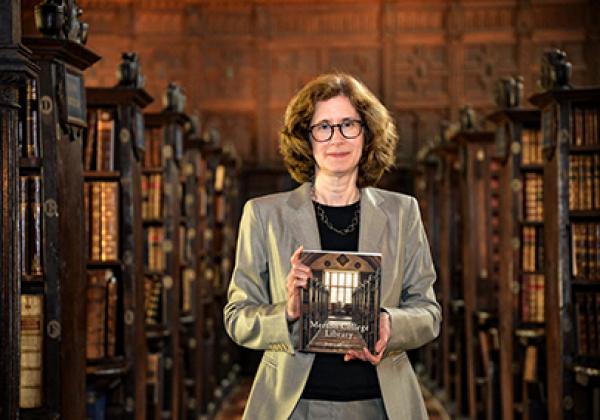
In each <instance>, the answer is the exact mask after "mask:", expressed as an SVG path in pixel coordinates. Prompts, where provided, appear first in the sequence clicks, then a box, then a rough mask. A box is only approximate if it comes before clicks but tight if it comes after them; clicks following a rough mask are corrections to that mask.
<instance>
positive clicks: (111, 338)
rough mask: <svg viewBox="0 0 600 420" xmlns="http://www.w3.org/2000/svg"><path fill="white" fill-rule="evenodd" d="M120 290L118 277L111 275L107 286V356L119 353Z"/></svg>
mask: <svg viewBox="0 0 600 420" xmlns="http://www.w3.org/2000/svg"><path fill="white" fill-rule="evenodd" d="M118 298H119V291H118V285H117V278H116V277H115V276H114V275H113V276H111V278H110V280H109V281H108V284H107V286H106V356H107V357H115V356H116V353H117V351H116V350H117V302H118Z"/></svg>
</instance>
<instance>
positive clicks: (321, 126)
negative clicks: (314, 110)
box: [318, 122, 330, 130]
mask: <svg viewBox="0 0 600 420" xmlns="http://www.w3.org/2000/svg"><path fill="white" fill-rule="evenodd" d="M318 128H319V130H329V128H330V126H329V124H328V123H326V122H323V123H320V124H319V125H318Z"/></svg>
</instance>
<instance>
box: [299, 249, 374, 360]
mask: <svg viewBox="0 0 600 420" xmlns="http://www.w3.org/2000/svg"><path fill="white" fill-rule="evenodd" d="M300 260H301V261H302V263H303V264H305V265H307V266H308V267H310V269H311V271H312V275H313V278H312V279H310V280H309V282H308V286H307V288H306V289H302V294H301V299H302V314H301V317H300V322H301V326H302V328H301V334H300V338H299V342H298V343H296V345H297V347H298V349H299V350H301V351H306V352H314V353H346V352H347V351H348V350H351V349H362V348H364V347H367V348H368V349H369V351H370V352H371V353H373V354H374V353H375V343H376V342H377V340H378V339H379V310H380V308H379V302H380V285H381V254H378V253H358V252H332V251H310V250H305V251H303V252H302V255H301V256H300Z"/></svg>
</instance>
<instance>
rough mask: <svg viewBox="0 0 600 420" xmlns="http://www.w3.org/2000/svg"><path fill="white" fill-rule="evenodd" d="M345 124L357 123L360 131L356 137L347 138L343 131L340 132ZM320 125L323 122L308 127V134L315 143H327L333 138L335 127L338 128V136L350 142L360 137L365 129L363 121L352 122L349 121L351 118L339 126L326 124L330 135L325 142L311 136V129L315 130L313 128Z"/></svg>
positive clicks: (352, 120) (351, 120)
mask: <svg viewBox="0 0 600 420" xmlns="http://www.w3.org/2000/svg"><path fill="white" fill-rule="evenodd" d="M325 122H326V121H325ZM347 122H355V123H358V126H359V127H360V131H359V132H358V134H357V135H356V136H354V137H349V136H347V135H345V134H344V130H342V124H344V123H347ZM321 124H323V121H321V122H318V123H316V124H313V125H311V126H310V127H308V134H309V135H310V137H312V139H313V140H314V141H316V142H317V143H327V142H328V141H330V140H331V139H332V138H333V134H334V133H335V127H337V128H338V130H339V132H340V134H341V135H342V137H343V138H345V139H347V140H352V139H355V138H357V137H358V136H360V135H361V134H362V132H363V128H364V127H365V122H364V121H362V120H354V119H351V118H348V119H345V120H343V121H342V122H341V123H339V124H330V123H328V122H327V125H329V127H330V128H331V134H330V135H329V137H328V138H327V139H326V140H317V139H316V138H315V136H314V135H313V133H312V130H313V128H315V127H317V126H319V125H321Z"/></svg>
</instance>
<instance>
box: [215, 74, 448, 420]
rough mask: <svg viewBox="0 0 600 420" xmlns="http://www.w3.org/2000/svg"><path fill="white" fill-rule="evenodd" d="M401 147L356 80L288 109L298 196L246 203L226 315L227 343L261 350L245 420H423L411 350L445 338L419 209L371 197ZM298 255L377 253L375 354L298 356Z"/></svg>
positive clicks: (388, 197) (318, 88)
mask: <svg viewBox="0 0 600 420" xmlns="http://www.w3.org/2000/svg"><path fill="white" fill-rule="evenodd" d="M395 146H396V134H395V127H394V124H393V122H392V120H391V118H390V115H389V113H388V112H387V110H386V109H385V107H384V106H383V105H382V104H381V103H380V102H379V101H378V100H377V98H376V97H375V96H374V95H373V94H372V93H371V92H370V91H369V90H368V89H367V88H366V87H365V86H364V85H363V84H361V83H360V82H359V81H357V80H356V79H354V78H353V77H351V76H349V75H346V74H326V75H322V76H320V77H318V78H316V79H315V80H313V81H311V82H309V83H308V84H307V85H306V86H304V87H303V88H302V89H301V90H300V91H299V92H298V93H297V94H296V96H295V97H294V98H293V99H292V100H291V101H290V103H289V105H288V107H287V110H286V113H285V121H284V129H283V131H282V134H281V138H280V149H281V152H282V155H283V158H284V162H285V164H286V167H287V169H288V171H289V173H290V174H291V176H292V177H293V178H294V179H295V180H296V181H298V182H300V183H302V185H301V186H300V187H299V188H297V189H296V190H294V191H291V192H286V193H280V194H274V195H270V196H265V197H261V198H258V199H253V200H250V201H248V202H247V203H246V205H245V207H244V212H243V215H242V220H241V222H240V230H239V238H238V247H237V257H236V258H237V259H236V266H235V269H234V272H233V276H232V279H231V284H230V287H229V294H228V298H229V299H228V303H227V305H226V306H225V309H224V316H225V327H226V329H227V332H228V334H229V335H230V336H231V338H232V339H233V340H234V341H235V342H236V343H238V344H240V345H242V346H246V347H248V348H251V349H259V350H265V352H264V355H263V358H262V361H261V363H260V366H259V368H258V372H257V374H256V378H255V380H254V384H253V386H252V390H251V392H250V397H249V399H248V402H247V405H246V410H245V413H244V418H247V419H253V420H254V419H277V420H279V419H288V418H290V419H293V420H296V419H321V418H331V419H338V418H339V419H342V418H343V419H344V420H350V419H369V420H371V419H386V418H390V419H410V420H414V419H421V418H423V419H425V418H427V414H426V411H425V407H424V404H423V399H422V396H421V392H420V389H419V385H418V383H417V380H416V378H415V374H414V372H413V370H412V367H411V365H410V362H409V360H408V358H407V356H406V350H409V349H414V348H417V347H420V346H422V345H423V344H425V343H427V342H429V341H431V340H433V339H434V338H435V337H436V336H437V335H438V332H439V327H440V321H441V314H440V307H439V305H438V303H437V302H436V300H435V296H434V292H433V283H434V281H435V278H436V275H435V271H434V268H433V264H432V261H431V255H430V252H429V246H428V243H427V238H426V236H425V232H424V229H423V225H422V222H421V218H420V214H419V210H418V206H417V202H416V200H415V199H414V198H412V197H409V196H406V195H402V194H398V193H392V192H388V191H384V190H380V189H376V188H373V187H372V186H373V185H374V184H376V183H377V182H378V181H379V179H380V178H381V176H382V174H383V172H384V171H385V170H386V169H388V168H389V167H391V165H392V164H393V160H394V152H395ZM303 249H323V250H332V251H333V250H338V251H357V250H358V251H361V252H380V253H382V280H381V311H382V314H381V317H380V319H381V322H380V339H379V341H378V342H377V343H376V345H375V350H376V354H371V353H370V352H369V351H368V350H367V349H363V350H362V351H349V352H348V353H346V354H345V355H328V354H316V355H315V354H312V353H303V352H299V351H296V350H295V349H294V343H296V339H297V337H298V333H299V331H298V329H299V322H298V318H299V316H300V306H299V299H300V290H301V288H303V287H305V286H306V284H307V279H308V278H310V277H311V273H310V269H309V268H308V267H306V266H305V265H303V264H301V263H300V262H299V256H300V253H301V252H302V250H303Z"/></svg>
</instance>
